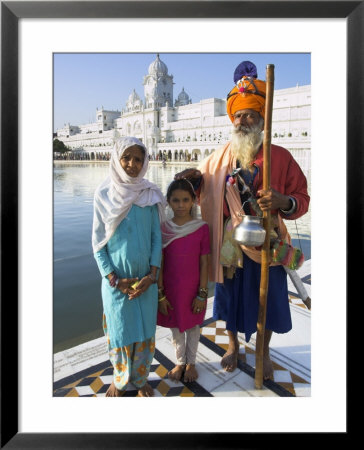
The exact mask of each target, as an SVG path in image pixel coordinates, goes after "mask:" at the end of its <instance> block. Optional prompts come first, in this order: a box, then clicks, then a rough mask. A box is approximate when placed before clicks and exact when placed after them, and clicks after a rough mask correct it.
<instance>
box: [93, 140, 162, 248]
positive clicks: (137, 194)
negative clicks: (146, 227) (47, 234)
mask: <svg viewBox="0 0 364 450" xmlns="http://www.w3.org/2000/svg"><path fill="white" fill-rule="evenodd" d="M133 145H139V146H141V147H143V148H144V149H145V156H144V163H143V167H142V170H141V171H140V173H139V175H138V176H137V177H135V178H134V177H130V176H129V175H127V173H126V172H125V170H124V169H123V168H122V167H121V164H120V158H121V156H122V154H123V153H124V151H125V150H126V149H127V148H129V147H131V146H133ZM148 163H149V158H148V152H147V149H146V147H145V146H144V144H143V143H142V142H141V141H139V139H136V138H134V137H123V138H120V139H118V140H117V141H116V142H115V145H114V148H113V150H112V153H111V158H110V172H109V176H108V177H107V178H106V179H105V181H103V182H102V183H101V184H100V186H99V187H98V188H97V189H96V191H95V196H94V218H93V228H92V248H93V251H94V253H96V252H98V251H99V250H100V249H101V248H102V247H104V246H105V245H106V243H107V242H108V241H109V239H110V238H111V236H112V235H113V234H114V232H115V230H116V228H117V227H118V225H119V224H120V223H121V221H122V220H124V219H125V217H126V216H127V215H128V213H129V211H130V209H131V207H132V205H133V204H134V205H137V206H140V207H142V208H143V207H145V206H151V205H155V204H158V211H159V216H160V219H161V221H163V220H164V209H165V206H166V201H165V199H164V196H163V194H162V192H161V190H160V189H159V187H158V186H157V185H156V184H154V183H151V182H150V181H148V180H146V179H144V178H143V177H144V175H145V174H146V172H147V169H148Z"/></svg>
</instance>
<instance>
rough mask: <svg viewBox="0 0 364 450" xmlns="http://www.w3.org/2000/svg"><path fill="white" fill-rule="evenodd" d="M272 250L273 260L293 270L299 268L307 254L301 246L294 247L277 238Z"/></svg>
mask: <svg viewBox="0 0 364 450" xmlns="http://www.w3.org/2000/svg"><path fill="white" fill-rule="evenodd" d="M270 252H271V257H272V262H275V263H281V264H282V266H285V267H288V268H289V269H291V270H297V269H299V268H300V267H301V266H302V264H303V261H304V260H305V256H304V254H303V253H302V251H301V250H300V249H299V248H297V247H293V246H292V245H290V244H288V243H287V242H284V241H282V240H276V241H275V242H274V244H273V246H272V247H271V250H270Z"/></svg>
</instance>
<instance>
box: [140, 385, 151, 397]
mask: <svg viewBox="0 0 364 450" xmlns="http://www.w3.org/2000/svg"><path fill="white" fill-rule="evenodd" d="M153 396H154V391H153V388H152V386H151V385H150V384H148V383H145V385H144V386H143V387H142V388H140V389H139V391H138V395H137V397H153Z"/></svg>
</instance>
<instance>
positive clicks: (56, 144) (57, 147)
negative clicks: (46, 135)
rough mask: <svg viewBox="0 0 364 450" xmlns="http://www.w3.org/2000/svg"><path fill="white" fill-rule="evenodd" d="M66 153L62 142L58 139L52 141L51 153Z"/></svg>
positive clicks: (66, 148)
mask: <svg viewBox="0 0 364 450" xmlns="http://www.w3.org/2000/svg"><path fill="white" fill-rule="evenodd" d="M67 151H68V147H66V146H65V145H64V142H62V141H60V140H59V139H54V140H53V152H59V153H65V152H67Z"/></svg>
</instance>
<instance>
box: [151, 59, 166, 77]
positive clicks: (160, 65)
mask: <svg viewBox="0 0 364 450" xmlns="http://www.w3.org/2000/svg"><path fill="white" fill-rule="evenodd" d="M148 74H149V75H152V76H154V77H156V78H159V77H163V76H165V75H167V74H168V67H167V66H166V65H165V64H164V62H163V61H161V60H160V58H159V54H158V55H157V58H156V59H155V60H154V61H153V62H152V63H151V64H150V65H149V69H148Z"/></svg>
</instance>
